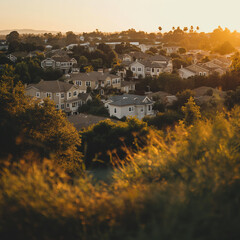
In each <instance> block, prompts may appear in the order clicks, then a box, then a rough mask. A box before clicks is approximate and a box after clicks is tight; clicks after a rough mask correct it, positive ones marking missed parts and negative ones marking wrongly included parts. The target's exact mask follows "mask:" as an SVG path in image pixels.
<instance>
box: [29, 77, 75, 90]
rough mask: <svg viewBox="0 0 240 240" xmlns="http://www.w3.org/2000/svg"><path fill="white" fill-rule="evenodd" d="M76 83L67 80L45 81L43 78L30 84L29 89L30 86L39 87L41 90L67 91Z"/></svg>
mask: <svg viewBox="0 0 240 240" xmlns="http://www.w3.org/2000/svg"><path fill="white" fill-rule="evenodd" d="M73 86H74V85H73V84H70V83H66V82H61V81H58V80H54V81H44V80H41V81H40V82H39V83H37V84H30V85H28V87H27V89H28V88H30V87H35V88H37V89H38V90H39V91H40V92H52V93H57V92H67V91H68V90H69V89H71V88H72V87H73Z"/></svg>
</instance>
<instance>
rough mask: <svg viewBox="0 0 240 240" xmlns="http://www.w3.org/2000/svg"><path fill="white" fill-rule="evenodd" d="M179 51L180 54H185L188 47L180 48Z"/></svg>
mask: <svg viewBox="0 0 240 240" xmlns="http://www.w3.org/2000/svg"><path fill="white" fill-rule="evenodd" d="M178 52H179V53H180V54H184V53H186V49H185V48H179V49H178Z"/></svg>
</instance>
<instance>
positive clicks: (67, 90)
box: [26, 80, 92, 114]
mask: <svg viewBox="0 0 240 240" xmlns="http://www.w3.org/2000/svg"><path fill="white" fill-rule="evenodd" d="M26 95H28V96H31V97H35V98H37V99H44V98H47V97H48V98H50V99H52V100H53V101H54V103H55V104H56V108H57V109H61V110H62V111H64V112H66V113H68V114H73V113H74V112H77V111H78V108H79V106H81V105H82V104H83V103H85V102H87V101H88V100H91V99H92V98H91V96H90V95H89V94H82V93H81V91H80V89H79V86H76V85H73V84H70V83H66V82H61V81H58V80H55V81H44V80H41V81H40V82H39V83H37V84H30V85H28V86H27V88H26Z"/></svg>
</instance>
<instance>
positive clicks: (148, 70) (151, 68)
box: [129, 55, 173, 79]
mask: <svg viewBox="0 0 240 240" xmlns="http://www.w3.org/2000/svg"><path fill="white" fill-rule="evenodd" d="M129 68H130V70H131V71H132V72H133V77H134V78H136V79H137V78H139V77H140V76H141V77H143V78H145V77H146V76H152V77H157V76H159V74H161V73H163V72H167V73H171V72H172V69H173V65H172V61H171V60H170V59H167V58H166V57H163V56H161V55H156V56H152V57H149V58H148V59H146V60H140V61H138V60H136V61H135V62H133V63H131V64H130V65H129Z"/></svg>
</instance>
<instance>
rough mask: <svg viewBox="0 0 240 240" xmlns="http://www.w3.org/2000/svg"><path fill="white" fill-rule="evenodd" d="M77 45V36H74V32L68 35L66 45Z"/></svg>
mask: <svg viewBox="0 0 240 240" xmlns="http://www.w3.org/2000/svg"><path fill="white" fill-rule="evenodd" d="M72 43H77V35H76V34H74V33H73V32H72V31H69V32H67V33H66V44H67V45H69V44H72Z"/></svg>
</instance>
